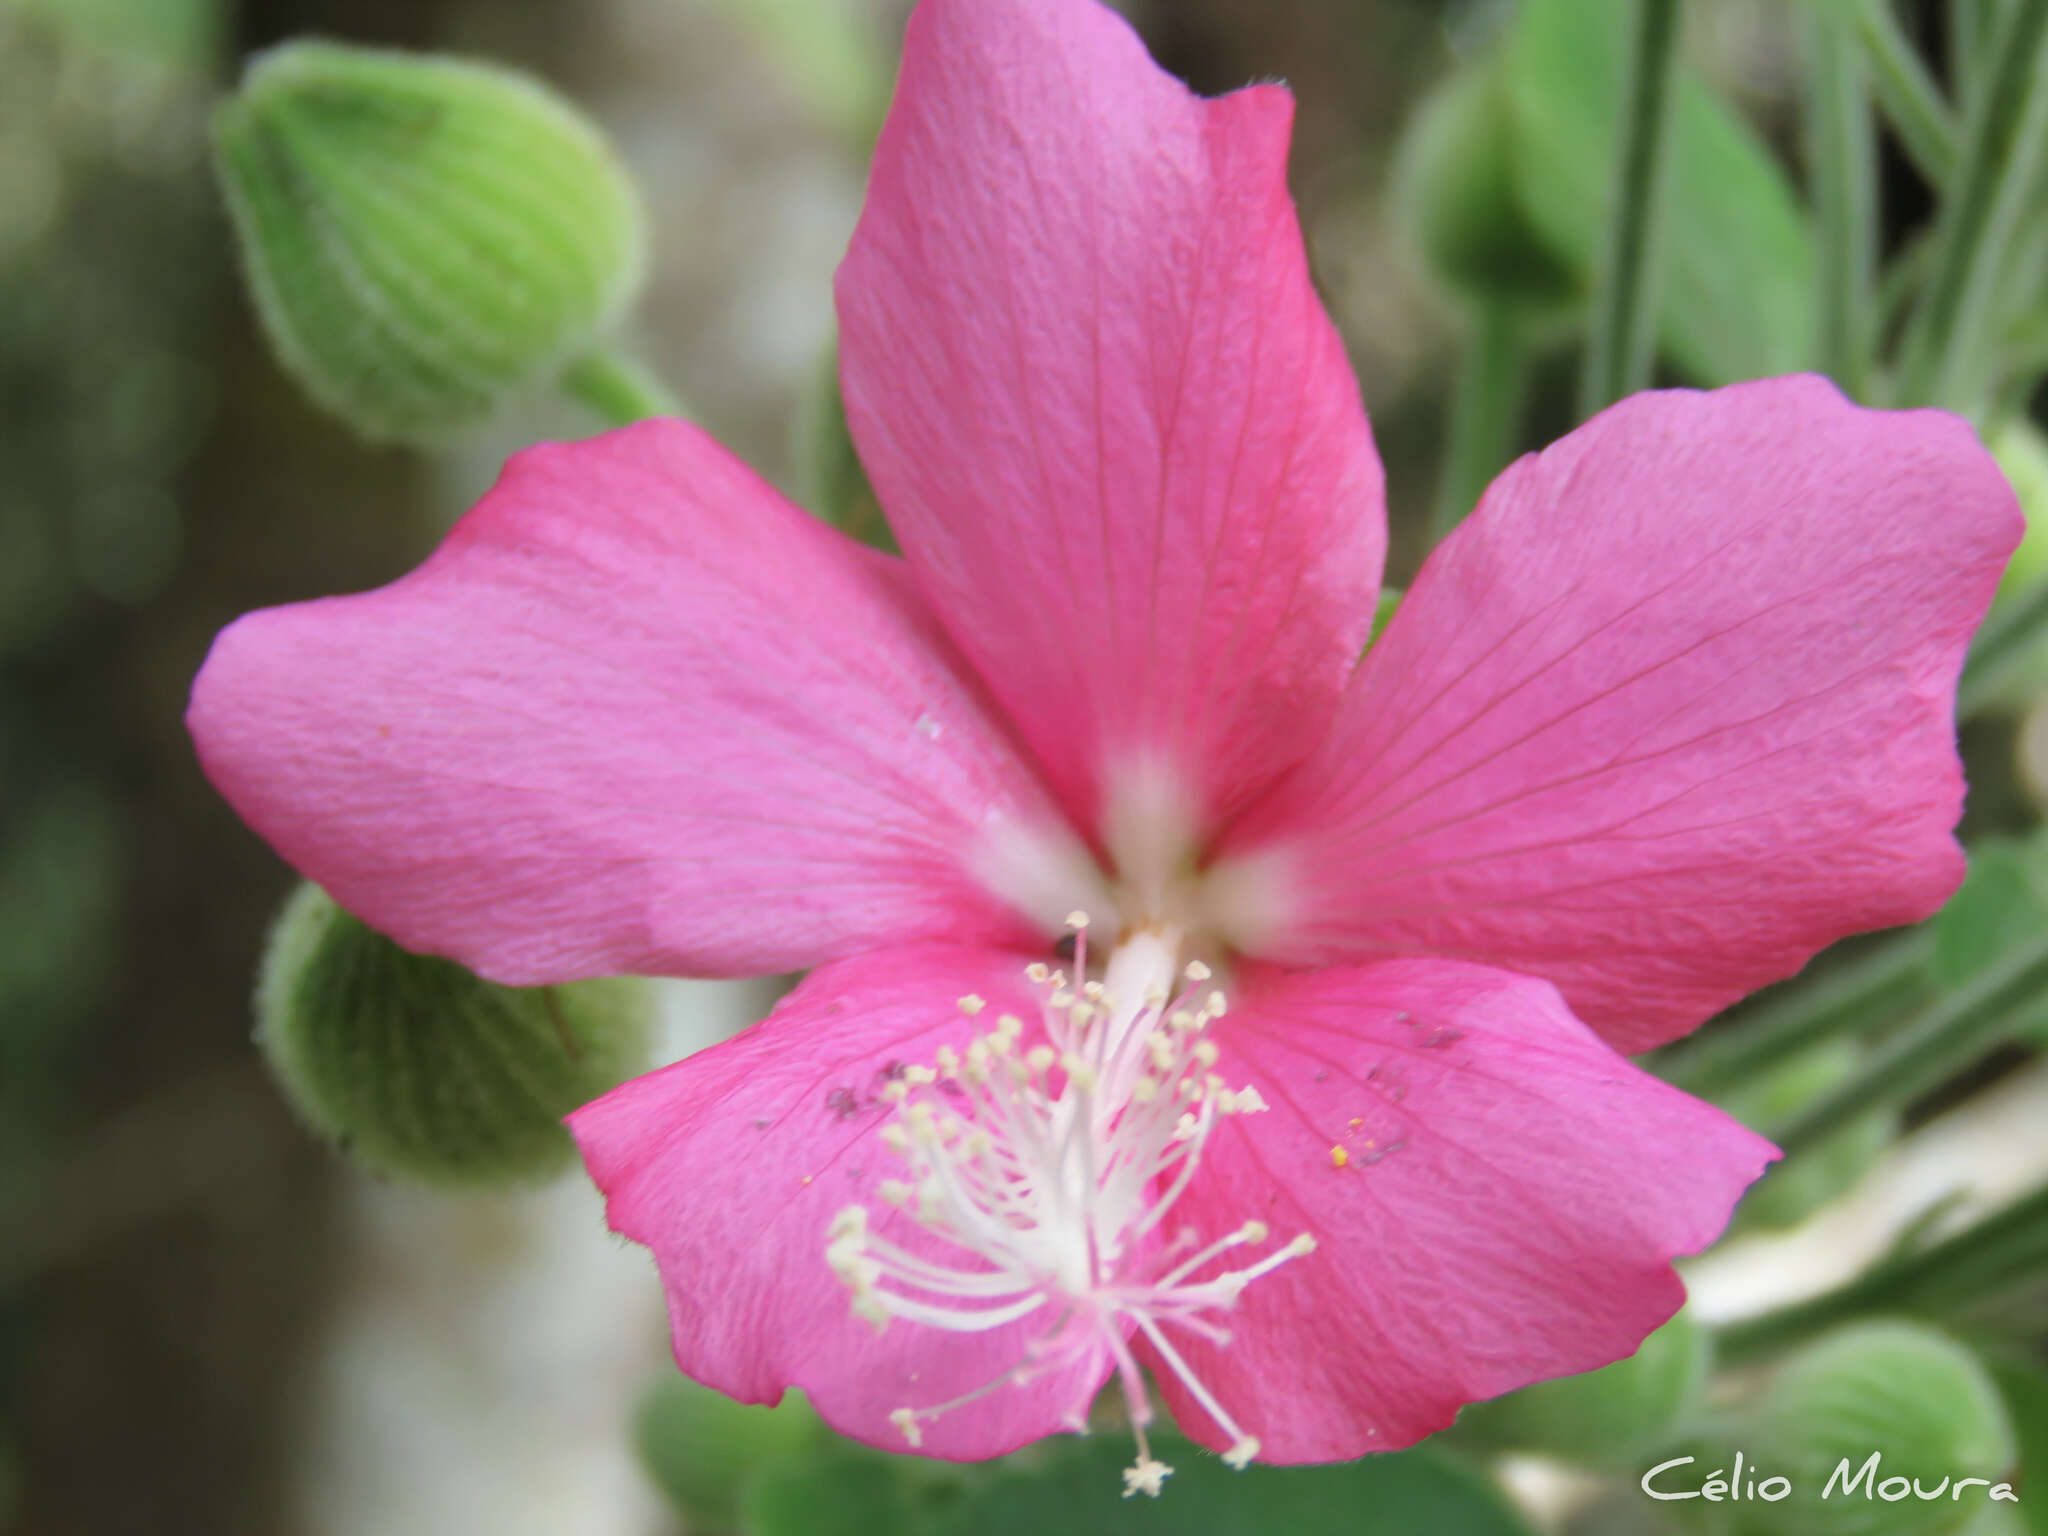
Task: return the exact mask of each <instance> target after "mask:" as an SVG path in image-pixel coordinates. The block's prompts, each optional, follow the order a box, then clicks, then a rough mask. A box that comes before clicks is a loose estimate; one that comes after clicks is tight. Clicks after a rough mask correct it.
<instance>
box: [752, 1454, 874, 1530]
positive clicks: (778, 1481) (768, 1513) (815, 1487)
mask: <svg viewBox="0 0 2048 1536" xmlns="http://www.w3.org/2000/svg"><path fill="white" fill-rule="evenodd" d="M912 1516H913V1506H912V1504H911V1499H910V1493H909V1489H908V1486H907V1485H906V1483H905V1481H904V1478H903V1476H902V1475H901V1473H900V1472H899V1471H898V1470H897V1468H896V1466H895V1464H894V1462H893V1460H892V1459H891V1458H889V1457H885V1456H878V1455H876V1454H875V1453H874V1452H872V1451H862V1450H858V1449H856V1448H854V1447H852V1446H847V1447H845V1448H843V1449H834V1450H833V1451H830V1452H827V1453H826V1454H824V1455H821V1456H815V1457H806V1458H801V1459H792V1460H790V1461H786V1462H781V1463H778V1464H776V1465H775V1466H774V1467H772V1468H770V1469H768V1470H767V1471H766V1472H764V1473H763V1474H762V1476H761V1477H759V1478H758V1479H757V1480H756V1481H755V1483H754V1484H753V1486H752V1487H751V1488H749V1489H748V1490H747V1495H746V1499H745V1504H744V1509H743V1512H742V1515H741V1519H740V1530H741V1531H742V1532H744V1533H745V1536H904V1533H905V1532H906V1531H907V1530H909V1529H911V1522H912Z"/></svg>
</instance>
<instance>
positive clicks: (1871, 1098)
mask: <svg viewBox="0 0 2048 1536" xmlns="http://www.w3.org/2000/svg"><path fill="white" fill-rule="evenodd" d="M2044 1011H2048V934H2042V935H2040V936H2039V937H2037V938H2035V939H2034V940H2033V942H2032V943H2030V944H2026V945H2023V946H2021V947H2019V948H2017V949H2015V950H2013V951H2012V953H2010V954H2009V955H2007V956H2006V957H2005V958H2004V959H2003V960H2001V961H2000V962H1999V963H1998V964H1997V965H1995V966H1993V967H1992V968H1991V969H1990V970H1988V971H1986V972H1985V973H1984V974H1983V975H1982V976H1979V977H1978V978H1976V979H1975V980H1974V981H1972V982H1970V983H1969V984H1968V985H1967V986H1963V987H1960V988H1958V989H1957V990H1956V991H1954V992H1948V993H1944V994H1942V995H1941V996H1939V997H1937V998H1935V999H1934V1000H1933V1001H1932V1002H1931V1003H1929V1004H1927V1006H1926V1007H1924V1008H1922V1009H1921V1010H1920V1012H1919V1014H1918V1015H1917V1016H1916V1017H1914V1018H1913V1019H1912V1020H1911V1021H1910V1022H1908V1023H1907V1024H1906V1025H1905V1026H1904V1027H1903V1028H1901V1029H1900V1030H1899V1031H1898V1033H1896V1034H1894V1035H1892V1036H1890V1037H1889V1038H1888V1039H1886V1040H1885V1041H1884V1042H1883V1044H1881V1045H1879V1046H1878V1047H1877V1048H1876V1049H1875V1050H1873V1051H1872V1052H1871V1053H1870V1054H1869V1055H1868V1056H1867V1057H1865V1058H1864V1060H1863V1063H1862V1064H1861V1065H1860V1066H1859V1067H1858V1068H1857V1069H1856V1071H1855V1072H1854V1073H1852V1074H1851V1075H1850V1076H1849V1077H1848V1078H1846V1079H1845V1080H1844V1081H1842V1082H1840V1083H1837V1084H1836V1085H1835V1086H1834V1087H1833V1088H1832V1089H1830V1090H1829V1091H1828V1092H1827V1093H1825V1094H1823V1095H1822V1096H1821V1097H1820V1098H1818V1099H1815V1100H1814V1101H1813V1102H1812V1103H1810V1104H1808V1105H1807V1106H1806V1107H1805V1108H1804V1109H1802V1110H1801V1111H1800V1112H1799V1113H1798V1115H1796V1116H1795V1117H1794V1118H1793V1119H1792V1121H1791V1122H1790V1123H1789V1124H1787V1125H1785V1126H1783V1127H1782V1128H1767V1134H1770V1135H1771V1139H1772V1140H1773V1141H1775V1142H1777V1143H1778V1145H1779V1146H1780V1147H1781V1148H1783V1149H1784V1152H1785V1155H1786V1156H1787V1157H1790V1156H1791V1155H1792V1154H1793V1153H1794V1152H1797V1151H1799V1150H1800V1149H1801V1148H1804V1147H1810V1146H1812V1145H1813V1144H1814V1143H1815V1142H1817V1141H1819V1140H1821V1139H1822V1138H1823V1137H1825V1136H1826V1135H1827V1134H1828V1133H1829V1132H1830V1131H1835V1130H1839V1129H1840V1128H1841V1127H1842V1126H1844V1125H1847V1124H1848V1123H1849V1122H1850V1121H1852V1120H1854V1119H1856V1118H1857V1117H1858V1116H1860V1115H1863V1114H1866V1113H1867V1112H1869V1111H1870V1110H1873V1109H1878V1108H1882V1107H1886V1106H1891V1105H1899V1104H1904V1103H1906V1102H1908V1101H1909V1100H1912V1099H1915V1098H1918V1097H1919V1096H1920V1095H1921V1094H1922V1093H1925V1092H1926V1091H1927V1090H1928V1089H1930V1088H1933V1087H1935V1086H1936V1085H1937V1084H1939V1083H1940V1082H1941V1081H1942V1080H1943V1079H1945V1078H1947V1077H1950V1076H1952V1075H1953V1074H1954V1073H1956V1072H1957V1071H1960V1070H1961V1069H1962V1068H1963V1067H1966V1066H1968V1065H1969V1064H1970V1062H1971V1061H1972V1060H1973V1059H1974V1058H1975V1057H1976V1056H1977V1055H1979V1054H1980V1053H1981V1052H1983V1051H1984V1050H1986V1049H1987V1048H1989V1047H1990V1046H1993V1045H1996V1044H1998V1043H1999V1042H2000V1041H2002V1040H2006V1039H2009V1038H2011V1037H2012V1036H2013V1035H2015V1034H2018V1033H2019V1032H2020V1031H2022V1030H2023V1029H2026V1028H2028V1027H2030V1026H2031V1025H2032V1024H2033V1023H2034V1022H2035V1021H2036V1020H2038V1019H2040V1018H2041V1017H2042V1015H2043V1013H2044Z"/></svg>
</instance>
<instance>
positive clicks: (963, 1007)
mask: <svg viewBox="0 0 2048 1536" xmlns="http://www.w3.org/2000/svg"><path fill="white" fill-rule="evenodd" d="M987 1006H988V1000H987V999H986V998H983V997H979V996H977V995H976V994H974V993H972V992H970V993H968V994H967V995H966V996H965V997H963V998H961V999H960V1011H961V1012H962V1013H964V1014H966V1015H967V1017H969V1018H970V1019H971V1018H973V1017H974V1016H975V1015H976V1014H977V1013H979V1012H981V1010H982V1009H984V1008H986V1007H987Z"/></svg>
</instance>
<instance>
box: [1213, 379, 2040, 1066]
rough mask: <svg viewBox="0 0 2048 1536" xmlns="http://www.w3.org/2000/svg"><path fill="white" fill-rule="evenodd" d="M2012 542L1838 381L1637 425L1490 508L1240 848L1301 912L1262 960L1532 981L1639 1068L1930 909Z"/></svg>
mask: <svg viewBox="0 0 2048 1536" xmlns="http://www.w3.org/2000/svg"><path fill="white" fill-rule="evenodd" d="M2020 528H2021V522H2020V516H2019V512H2018V509H2017V507H2016V505H2015V503H2014V500H2013V495H2012V492H2011V490H2010V489H2009V488H2008V487H2007V486H2006V483H2005V480H2004V478H2003V477H2002V476H2001V475H2000V474H1999V472H1998V469H1997V467H1996V465H1995V464H1994V463H1993V462H1992V460H1991V457H1990V455H1988V454H1987V453H1985V452H1984V450H1983V449H1982V448H1980V447H1979V446H1978V445H1977V443H1976V441H1975V439H1974V437H1973V436H1972V435H1971V433H1970V429H1969V428H1968V427H1967V426H1966V425H1965V424H1964V423H1963V422H1961V421H1959V420H1957V419H1956V418H1954V417H1951V416H1946V415H1942V414H1939V413H1937V412H1932V411H1915V412H1883V411H1868V410H1862V409H1859V408H1857V407H1855V406H1853V405H1851V404H1849V403H1848V402H1847V401H1846V400H1844V399H1843V398H1842V397H1841V396H1840V395H1839V394H1837V393H1836V392H1835V390H1834V388H1833V387H1832V386H1831V385H1829V384H1828V383H1827V382H1826V381H1824V380H1821V379H1816V378H1793V379H1774V380H1766V381H1764V382H1761V383H1755V384H1743V385H1737V386H1735V387H1733V388H1730V389H1724V390H1719V391H1717V392H1715V393H1712V394H1694V393H1690V392H1680V391H1673V392H1669V393H1661V394H1648V395H1638V396H1636V397H1634V398H1633V399H1630V400H1626V401H1624V402H1622V403H1621V404H1620V405H1618V406H1616V407H1614V409H1612V410H1610V411H1607V412H1605V413H1603V414H1602V415H1600V416H1598V417H1596V418H1595V419H1594V420H1593V421H1591V422H1589V423H1588V424H1587V425H1585V426H1584V427H1581V428H1580V429H1579V430H1578V431H1576V432H1574V433H1572V434H1571V435H1570V436H1569V437H1567V438H1565V439H1564V440H1563V441H1561V442H1560V443H1558V444H1557V445H1556V446H1555V447H1553V448H1551V449H1549V450H1548V451H1547V452H1545V453H1542V454H1539V455H1532V456H1531V457H1528V458H1525V459H1523V460H1522V461H1521V462H1520V463H1518V464H1516V465H1515V466H1514V467H1512V468H1511V469H1509V470H1508V471H1507V473H1506V474H1504V475H1503V476H1502V477H1501V478H1500V480H1499V481H1497V482H1496V483H1495V484H1494V486H1493V487H1492V488H1491V489H1490V490H1489V491H1488V492H1487V494H1486V496H1485V498H1484V499H1483V500H1482V501H1481V503H1480V506H1479V509H1478V511H1477V512H1476V513H1474V515H1473V516H1472V518H1471V519H1470V520H1469V521H1468V522H1467V523H1466V524H1465V525H1464V526H1463V527H1461V528H1460V529H1459V530H1458V531H1457V533H1456V534H1454V535H1453V536H1452V537H1451V538H1450V539H1449V540H1447V541H1446V543H1445V544H1444V546H1443V548H1442V549H1440V550H1439V551H1438V552H1437V553H1436V554H1435V555H1434V556H1433V557H1432V558H1431V559H1430V561H1429V563H1428V565H1427V566H1425V567H1424V569H1423V572H1422V575H1421V576H1420V578H1419V579H1418V580H1417V581H1416V583H1415V585H1414V587H1413V588H1412V589H1410V591H1409V593H1408V596H1407V598H1406V599H1405V600H1404V601H1403V603H1402V605H1401V608H1400V611H1399V612H1398V613H1397V614H1396V616H1395V618H1394V621H1393V623H1392V625H1391V626H1390V627H1389V628H1388V630H1387V632H1386V634H1384V635H1383V636H1382V637H1381V638H1380V640H1379V642H1378V643H1377V644H1376V645H1375V646H1374V647H1373V649H1372V651H1371V652H1370V653H1369V654H1368V656H1367V657H1366V660H1365V662H1364V664H1363V666H1362V667H1361V668H1360V671H1359V675H1358V677H1357V679H1356V680H1355V681H1354V683H1353V685H1352V687H1351V689H1350V691H1349V693H1348V694H1347V696H1346V698H1345V701H1344V707H1343V712H1342V715H1341V717H1340V720H1339V722H1338V725H1337V727H1336V729H1335V730H1334V731H1333V733H1332V734H1331V736H1330V739H1329V740H1328V741H1327V742H1326V743H1325V745H1324V747H1323V748H1322V750H1321V751H1320V752H1319V753H1318V754H1317V755H1316V757H1315V758H1313V759H1312V760H1311V761H1310V762H1309V763H1308V764H1306V765H1304V767H1303V768H1302V769H1301V771H1300V772H1299V773H1298V774H1297V775H1296V776H1295V777H1293V778H1291V779H1290V780H1289V781H1288V782H1287V783H1286V784H1284V785H1283V786H1282V787H1281V789H1280V790H1279V791H1278V792H1277V793H1276V795H1275V796H1274V797H1272V799H1271V801H1270V802H1269V803H1268V804H1265V805H1262V806H1261V807H1259V808H1258V810H1257V812H1256V813H1255V816H1254V817H1252V818H1248V819H1247V820H1246V822H1245V823H1244V824H1242V825H1241V826H1239V827H1237V828H1235V829H1233V831H1232V833H1231V834H1230V837H1229V839H1228V843H1229V846H1230V848H1232V849H1234V850H1237V851H1239V852H1244V851H1248V850H1252V849H1259V848H1261V847H1263V848H1264V849H1265V850H1266V855H1265V860H1264V862H1265V864H1266V866H1267V868H1266V874H1267V877H1268V878H1267V879H1266V881H1265V883H1264V885H1263V887H1262V888H1263V889H1266V890H1268V891H1272V892H1278V893H1280V894H1279V895H1278V896H1277V897H1276V898H1275V899H1276V901H1277V903H1278V907H1279V909H1284V910H1277V916H1276V921H1275V925H1274V931H1273V932H1272V933H1271V934H1269V935H1268V936H1267V938H1266V939H1265V940H1264V941H1263V943H1262V944H1261V947H1260V951H1259V952H1260V953H1261V954H1262V955H1265V956H1266V957H1268V958H1273V959H1282V960H1286V961H1289V962H1300V963H1328V962H1330V961H1335V960H1361V959H1367V958H1371V957H1372V956H1374V955H1376V954H1387V953H1425V954H1436V955H1445V956H1456V957H1461V958H1467V959H1472V960H1478V961H1483V962H1486V963H1489V964H1499V965H1504V966H1508V967H1511V968H1513V969H1515V970H1519V971H1525V972H1529V973H1532V974H1536V975H1541V976H1546V977H1548V978H1549V979H1551V980H1552V981H1554V982H1556V983H1557V985H1558V986H1559V987H1560V988H1562V989H1563V991H1564V994H1565V996H1566V997H1567V998H1568V999H1569V1000H1570V1001H1571V1004H1572V1007H1573V1008H1574V1009H1575V1010H1577V1012H1578V1013H1579V1015H1580V1016H1581V1017H1583V1018H1584V1019H1585V1020H1586V1021H1587V1022H1588V1023H1590V1024H1591V1025H1593V1027H1594V1028H1595V1029H1597V1030H1599V1031H1600V1032H1601V1033H1602V1034H1603V1035H1604V1036H1605V1037H1606V1038H1607V1039H1608V1040H1610V1041H1611V1042H1613V1043H1614V1044H1615V1045H1616V1046H1617V1047H1618V1048H1620V1049H1622V1050H1625V1051H1637V1050H1643V1049H1646V1048H1647V1047H1649V1046H1652V1045H1655V1044H1658V1043H1659V1042H1661V1041H1664V1040H1668V1039H1670V1038H1672V1037H1674V1036H1676V1035H1680V1034H1683V1033H1684V1032H1685V1031H1687V1030H1688V1029H1691V1028H1692V1027H1693V1026H1694V1025H1696V1024H1697V1023H1699V1022H1700V1021H1701V1020H1702V1019H1704V1018H1706V1017H1707V1016H1708V1015H1710V1014H1712V1013H1713V1012H1714V1011H1716V1010H1717V1009H1719V1008H1721V1007H1723V1006H1725V1005H1726V1004H1728V1003H1730V1002H1732V1001H1734V1000H1735V999H1736V998H1738V997H1740V996H1742V995H1743V994H1744V993H1747V992H1750V991H1752V990H1754V989H1755V988H1757V987H1759V986H1762V985H1763V984H1764V983H1766V982H1770V981H1775V980H1777V979H1778V978H1780V977H1783V976H1787V975H1790V974H1791V973H1792V972H1793V971H1795V970H1797V969H1798V968H1799V967H1800V965H1802V964H1803V963H1804V962H1805V960H1806V959H1807V957H1808V956H1810V955H1811V954H1813V953H1814V951H1816V950H1818V949H1820V948H1821V947H1822V946H1824V945H1826V944H1828V943H1831V942H1832V941H1834V940H1835V939H1838V938H1841V937H1842V936H1844V935H1845V934H1850V933H1855V932H1858V931H1860V930H1863V929H1867V928H1879V927H1885V926H1887V925H1890V924H1894V923H1904V922H1911V921H1914V920H1916V919H1919V918H1922V917H1925V916H1927V915H1928V914H1929V913H1930V912H1932V911H1934V910H1935V908H1936V907H1938V906H1939V905H1940V904H1941V903H1942V901H1943V900H1944V899H1945V898H1946V897H1947V896H1948V894H1949V892H1950V891H1952V890H1953V889H1954V888H1955V885H1956V882H1957V881H1958V880H1959V879H1960V878H1961V875H1962V867H1963V865H1962V857H1961V854H1960V851H1959V850H1958V849H1957V847H1956V845H1955V841H1954V839H1953V838H1952V837H1951V836H1950V829H1951V828H1952V827H1953V826H1954V825H1955V821H1956V817H1957V814H1958V811H1959V809H1960V806H1961V803H1962V792H1963V783H1962V774H1961V767H1960V764H1959V763H1958V762H1957V759H1956V751H1955V731H1954V724H1953V718H1954V697H1955V683H1956V676H1957V673H1958V670H1959V669H1960V667H1961V664H1962V658H1963V652H1964V649H1965V646H1966V645H1967V643H1968V640H1969V637H1970V634H1971V632H1972V631H1973V630H1974V629H1975V628H1976V626H1977V623H1978V621H1979V619H1981V618H1982V617H1983V614H1984V610H1985V607H1986V605H1987V604H1988V603H1989V602H1990V600H1991V594H1992V591H1993V589H1994V587H1995V586H1996V584H1997V581H1998V573H1999V570H2000V568H2001V567H2002V566H2003V564H2004V562H2005V558H2006V556H2007V554H2008V553H2009V552H2010V551H2011V549H2012V547H2013V545H2014V543H2015V542H2016V541H2017V540H2018V538H2019V534H2020Z"/></svg>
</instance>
